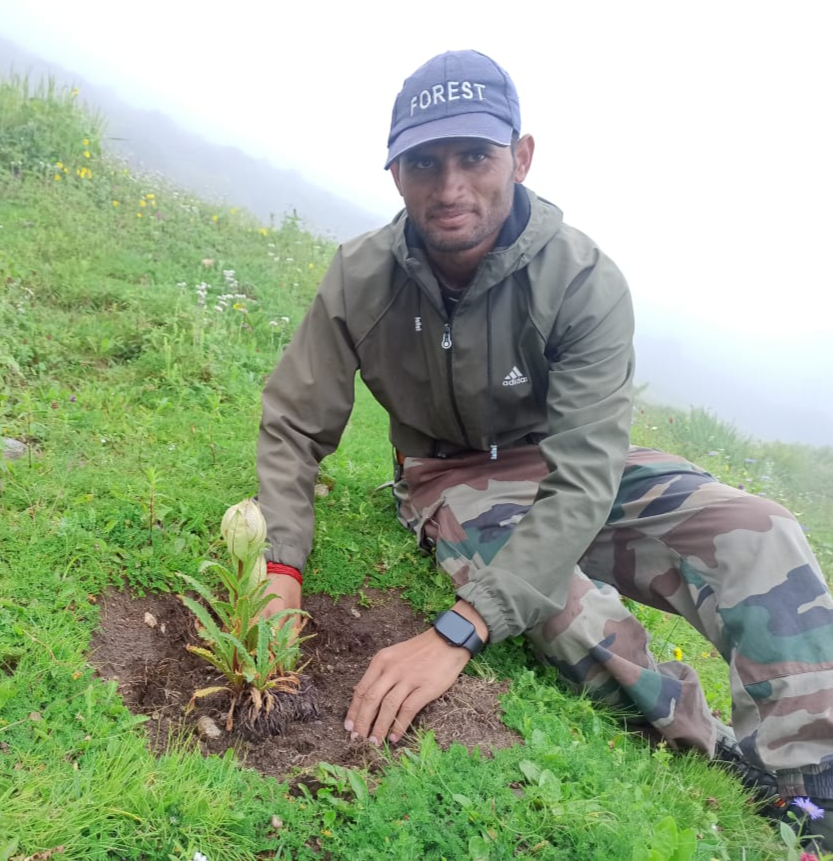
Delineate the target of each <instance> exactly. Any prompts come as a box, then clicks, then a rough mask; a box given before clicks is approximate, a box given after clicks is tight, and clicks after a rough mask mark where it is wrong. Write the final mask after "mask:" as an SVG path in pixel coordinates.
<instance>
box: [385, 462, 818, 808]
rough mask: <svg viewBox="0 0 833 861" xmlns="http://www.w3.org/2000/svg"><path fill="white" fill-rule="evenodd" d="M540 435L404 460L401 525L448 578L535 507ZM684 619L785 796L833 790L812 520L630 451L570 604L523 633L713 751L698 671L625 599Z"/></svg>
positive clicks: (550, 658)
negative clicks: (671, 656) (670, 651)
mask: <svg viewBox="0 0 833 861" xmlns="http://www.w3.org/2000/svg"><path fill="white" fill-rule="evenodd" d="M545 474H546V467H545V465H544V463H543V460H542V458H541V456H540V453H539V450H538V448H537V447H536V446H523V447H520V448H515V449H510V450H503V451H502V452H501V457H500V459H499V460H497V461H490V460H489V459H488V455H484V454H481V453H479V452H477V453H470V454H465V455H461V456H458V457H454V458H443V459H439V458H436V459H426V458H421V459H417V458H405V460H404V463H402V464H401V466H400V467H399V472H398V476H397V481H396V482H395V483H394V496H395V498H396V501H397V507H398V516H399V519H400V521H401V522H402V523H403V524H404V525H405V526H406V527H407V528H409V529H410V530H412V531H413V532H415V533H416V534H417V536H418V538H419V540H420V542H421V543H422V544H423V545H424V546H428V547H432V548H433V549H434V550H435V552H436V557H437V562H438V564H439V565H440V567H441V568H443V569H444V570H445V571H447V572H448V573H449V574H450V575H451V577H452V578H454V577H455V576H456V575H458V574H459V572H460V571H461V570H470V568H471V567H474V568H477V567H478V566H483V565H487V564H489V563H490V562H491V561H492V559H493V558H494V557H495V556H496V554H497V553H498V551H499V550H500V548H501V547H502V546H503V544H504V543H505V542H506V540H507V539H508V538H509V536H510V535H511V533H512V530H513V529H514V527H515V525H516V524H517V523H518V522H519V521H520V519H521V518H522V517H523V515H524V514H525V513H526V512H527V511H528V510H529V508H530V506H531V505H532V503H533V501H534V499H535V494H536V491H537V487H538V483H539V482H540V481H541V479H542V478H543V477H544V475H545ZM622 595H624V596H627V597H629V598H632V599H634V600H636V601H639V602H641V603H644V604H648V605H650V606H652V607H656V608H658V609H660V610H664V611H668V612H671V613H676V614H679V615H681V616H683V617H685V618H686V619H687V620H688V621H689V622H690V623H691V624H692V625H693V626H694V627H695V628H696V629H697V630H698V631H699V632H700V633H701V634H703V635H704V636H705V637H706V638H707V639H709V640H710V641H711V642H712V643H713V644H714V646H715V648H716V649H718V650H719V652H720V654H721V655H722V656H723V657H724V659H725V660H726V661H727V663H728V665H729V677H730V685H731V694H732V721H733V725H734V730H735V733H736V735H737V739H738V742H739V743H740V745H741V749H742V750H743V752H744V755H745V756H746V758H747V759H748V760H749V761H750V762H751V763H753V764H755V765H757V766H759V767H761V768H765V769H767V770H769V771H773V772H775V773H776V775H777V777H778V782H779V786H780V789H781V792H782V793H783V794H785V795H787V796H794V795H811V796H814V797H819V798H833V599H831V595H830V592H829V590H828V588H827V586H826V584H825V582H824V578H823V576H822V573H821V570H820V568H819V565H818V563H817V561H816V560H815V558H814V556H813V553H812V550H811V549H810V547H809V545H808V543H807V541H806V539H805V537H804V534H803V531H802V529H801V527H800V526H799V524H798V523H797V522H796V520H795V518H794V517H793V516H792V515H791V514H790V513H789V512H788V511H787V510H786V509H784V508H783V507H781V506H780V505H778V504H777V503H775V502H773V501H771V500H768V499H765V498H762V497H757V496H751V495H749V494H747V493H744V492H743V491H741V490H736V489H734V488H731V487H727V486H725V485H723V484H720V483H719V482H718V481H716V480H715V479H714V478H713V477H712V476H711V475H709V474H708V473H707V472H705V471H704V470H701V469H699V468H698V467H696V466H694V465H693V464H690V463H688V462H687V461H685V460H683V459H682V458H679V457H676V456H674V455H670V454H666V453H664V452H659V451H654V450H651V449H644V448H635V447H632V448H631V450H630V453H629V456H628V459H627V463H626V466H625V471H624V475H623V477H622V481H621V484H620V487H619V492H618V494H617V497H616V500H615V502H614V505H613V508H612V510H611V513H610V516H609V518H608V521H607V523H606V524H605V526H604V527H603V529H602V530H601V532H599V534H598V535H597V536H596V538H595V540H594V541H593V542H592V543H591V545H590V546H589V548H588V549H587V551H586V552H585V554H584V556H583V557H582V558H581V559H580V560H579V561H578V564H577V565H576V567H575V570H574V573H573V578H572V581H571V584H570V592H569V598H568V601H567V605H566V606H565V607H564V609H563V610H562V611H561V612H559V613H558V614H557V615H555V616H553V617H552V618H550V619H548V620H547V621H545V622H544V623H543V624H540V625H538V626H536V627H535V628H532V629H531V630H529V631H527V632H526V635H527V637H528V638H529V640H530V641H531V644H532V646H533V648H534V649H535V651H536V653H537V654H538V655H539V657H540V658H541V659H542V660H543V661H545V662H547V663H549V664H551V665H553V666H555V667H557V668H558V670H559V673H560V675H561V676H562V677H563V678H565V679H567V680H568V681H570V682H572V683H574V684H576V685H579V686H581V687H582V688H584V689H586V690H587V691H588V692H589V694H590V695H591V696H593V697H594V698H596V699H598V700H600V701H602V702H605V703H607V704H609V705H611V706H613V707H615V708H619V709H623V710H630V711H633V710H634V709H635V710H636V711H637V712H638V713H639V714H640V715H641V716H643V717H644V718H645V719H647V720H648V721H649V722H650V723H651V724H652V725H653V726H654V727H655V728H656V729H657V730H659V732H660V733H662V735H663V736H664V737H665V738H666V739H667V740H668V742H669V743H670V744H671V745H673V746H678V747H695V748H699V749H700V750H702V751H704V752H705V753H706V754H707V755H709V756H711V755H713V753H714V749H715V742H716V734H717V724H716V721H715V720H714V718H713V717H712V715H711V713H710V711H709V708H708V706H707V704H706V699H705V696H704V694H703V691H702V688H701V686H700V682H699V679H698V677H697V673H696V672H695V671H694V670H693V669H692V668H691V667H689V666H688V665H686V664H685V663H683V662H681V661H668V662H663V663H659V662H657V661H656V659H655V658H654V657H653V656H652V654H651V652H650V651H649V649H648V643H649V639H650V638H649V634H648V633H647V632H646V631H645V629H644V628H643V627H642V625H641V624H640V623H639V622H638V621H637V619H636V618H635V617H634V616H633V615H631V613H630V612H629V611H628V610H627V608H626V607H625V606H624V604H623V602H622V599H621V596H622Z"/></svg>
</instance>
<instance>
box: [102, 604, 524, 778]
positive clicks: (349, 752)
mask: <svg viewBox="0 0 833 861" xmlns="http://www.w3.org/2000/svg"><path fill="white" fill-rule="evenodd" d="M364 596H365V601H363V603H362V604H359V602H358V600H357V599H356V598H354V597H352V596H343V597H341V598H339V599H338V600H334V599H333V598H330V597H329V596H326V595H310V596H307V597H306V598H305V599H304V609H305V610H307V611H308V612H309V613H310V614H311V615H312V618H311V620H310V622H309V623H308V625H307V627H306V629H305V631H304V634H315V637H314V639H311V640H309V641H307V643H306V644H305V646H304V656H305V658H306V659H309V661H310V662H309V665H308V666H307V668H306V669H305V671H304V672H305V673H306V674H307V675H308V676H309V678H310V679H311V681H312V683H313V684H314V685H315V687H316V688H317V690H318V698H319V711H320V713H319V716H318V717H317V718H315V719H313V720H311V721H309V722H304V723H301V722H296V723H293V724H291V725H290V726H289V728H288V729H287V731H286V732H285V733H284V734H283V735H278V736H273V737H271V738H267V739H265V740H259V741H252V740H251V739H249V738H246V737H245V735H244V734H242V733H237V732H236V731H235V732H232V733H226V732H223V733H222V735H221V736H220V737H219V738H216V739H212V740H209V739H207V738H205V737H201V736H198V734H197V733H196V732H195V727H196V723H197V720H198V719H199V718H200V717H203V716H209V717H211V718H212V719H213V720H214V721H215V722H216V724H217V725H218V726H219V727H220V728H221V729H222V728H223V727H224V721H225V712H226V710H227V708H228V701H227V699H226V698H225V697H224V696H223V695H217V696H212V697H210V698H206V699H204V700H201V701H200V703H199V705H198V706H197V708H196V709H195V710H194V711H193V712H191V714H190V715H188V716H185V714H184V712H185V707H186V706H187V705H188V702H189V700H190V699H191V695H192V694H193V692H194V691H195V690H197V689H199V688H204V687H208V686H210V685H215V684H219V683H221V677H220V676H219V675H218V674H217V673H216V672H215V671H214V670H213V668H211V667H210V666H208V665H207V664H206V663H205V662H204V661H202V660H200V659H199V658H197V657H195V656H193V655H191V654H190V653H189V652H188V651H186V648H185V647H186V645H188V644H193V645H196V644H198V643H200V640H199V638H198V637H197V634H196V630H195V626H194V619H193V616H192V614H191V613H190V611H188V610H187V609H186V608H185V607H184V606H183V605H182V604H181V603H180V602H179V601H178V600H177V599H176V598H175V597H173V596H171V595H152V596H149V597H146V598H134V597H132V596H130V595H129V594H127V593H124V592H117V591H115V590H113V591H110V592H108V593H107V594H106V595H105V596H104V598H103V599H102V612H101V627H100V629H99V631H97V632H96V634H95V636H94V638H93V644H92V653H91V659H90V660H91V663H92V664H93V666H95V667H96V669H97V670H98V671H99V673H100V674H101V676H102V677H104V678H105V679H117V680H118V683H119V690H120V692H121V694H122V696H123V697H124V700H125V702H126V703H127V705H128V707H129V708H130V709H131V710H133V711H134V712H136V713H139V714H145V715H148V716H149V717H150V720H149V721H148V723H147V727H148V734H149V737H150V740H151V743H152V745H153V747H154V749H155V750H157V751H158V752H163V751H164V750H165V748H166V746H167V743H168V739H169V737H170V734H171V731H174V732H176V731H177V730H180V729H184V730H185V731H186V732H188V733H191V732H194V736H195V738H199V742H198V743H199V745H200V748H201V749H202V751H203V752H204V753H223V752H224V751H225V750H226V749H227V748H229V747H234V748H235V749H236V750H237V752H238V755H239V756H240V757H241V758H242V759H244V760H245V762H246V765H248V766H249V767H251V768H256V769H258V770H259V771H261V772H263V773H264V774H270V775H273V776H275V777H278V778H283V777H285V776H287V775H288V774H290V773H291V772H293V770H295V768H296V767H301V768H305V767H308V766H314V765H316V764H317V763H318V762H321V761H324V762H329V763H333V764H337V765H346V766H372V765H374V764H378V763H379V762H380V755H379V753H378V751H377V750H376V749H375V748H374V747H373V746H372V745H371V744H369V743H368V742H365V741H362V740H357V741H354V742H351V741H350V738H349V736H348V734H347V733H346V732H345V731H344V727H343V722H344V716H345V713H346V711H347V706H348V705H349V703H350V700H351V698H352V694H353V689H354V687H355V685H356V683H357V682H358V681H359V679H360V678H361V676H362V674H363V673H364V671H365V669H366V668H367V665H368V664H369V663H370V660H371V658H372V657H373V655H374V654H375V653H376V652H377V651H378V650H379V649H381V648H383V647H385V646H389V645H392V644H393V643H396V642H399V641H400V640H405V639H407V638H409V637H412V636H415V635H416V634H418V633H419V632H420V631H422V630H424V629H425V623H424V622H423V621H422V620H420V619H419V618H417V616H415V614H414V612H413V610H412V608H411V607H410V605H409V604H407V603H406V602H405V601H404V600H403V599H402V598H401V597H399V596H398V595H397V594H395V593H392V592H378V591H375V590H372V589H366V590H365V592H364ZM364 604H368V606H364ZM146 614H150V616H151V617H152V618H150V617H148V616H146ZM153 622H155V625H153V624H152V623H153ZM149 623H151V624H149ZM507 688H508V684H507V683H495V682H489V681H486V680H483V679H475V678H473V677H471V676H461V677H460V678H459V679H458V681H457V682H456V683H455V684H454V686H453V687H452V688H451V690H450V691H448V693H447V694H445V696H444V697H442V698H441V699H439V700H437V701H436V702H434V703H432V704H431V705H429V706H428V707H427V708H425V709H424V710H423V712H422V713H421V715H420V716H419V718H418V720H417V724H418V726H420V727H421V728H423V729H432V730H434V733H435V736H436V739H437V742H438V743H439V744H440V745H441V746H443V747H447V746H448V745H450V744H451V743H452V742H454V741H457V742H460V743H461V744H464V745H466V747H468V748H469V749H472V748H474V747H479V748H480V749H481V750H482V751H483V752H484V753H489V752H490V751H491V750H493V749H499V748H502V747H508V746H510V745H512V744H515V743H517V742H518V740H519V738H518V736H517V735H516V734H515V733H514V732H513V731H512V730H510V729H509V728H508V727H506V726H505V725H504V724H503V723H501V721H500V719H499V714H500V705H499V703H498V700H497V697H498V695H499V694H501V693H504V692H505V691H506V690H507ZM412 742H413V738H408V737H407V736H406V738H405V739H404V740H403V742H402V744H403V745H406V744H408V743H412ZM400 746H401V745H400Z"/></svg>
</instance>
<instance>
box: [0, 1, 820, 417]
mask: <svg viewBox="0 0 833 861" xmlns="http://www.w3.org/2000/svg"><path fill="white" fill-rule="evenodd" d="M831 24H833V5H831V4H829V3H827V2H824V0H818V2H800V0H799V2H791V3H789V4H787V3H784V2H778V3H774V2H730V0H721V2H712V0H708V2H703V0H698V2H697V3H682V2H668V0H656V2H654V0H651V2H628V3H624V2H578V0H571V2H561V0H550V2H548V3H534V2H529V1H528V2H526V3H507V2H504V3H493V2H486V0H480V2H475V3H465V4H464V3H460V4H455V3H452V2H448V0H445V2H439V3H438V2H432V0H422V2H419V3H402V4H396V3H392V2H390V0H387V2H366V0H354V2H351V3H343V2H342V3H328V2H322V0H319V2H315V3H301V2H293V3H286V2H283V3H278V2H274V0H273V2H248V3H247V2H241V3H237V4H228V3H223V4H218V5H217V6H216V7H213V6H212V5H210V4H208V3H205V2H201V3H194V2H182V0H180V2H171V0H167V2H164V3H163V2H159V0H144V2H142V3H119V2H112V0H111V2H107V3H105V2H101V0H86V2H85V3H84V4H83V5H82V6H80V7H79V6H71V5H70V6H67V5H66V4H65V3H59V2H52V0H27V2H25V3H23V2H21V0H0V33H2V34H3V35H5V36H7V37H8V38H10V39H12V40H14V41H16V42H18V43H19V44H21V45H23V46H24V47H27V48H29V49H30V50H32V51H34V52H36V53H39V54H41V55H42V56H43V57H44V58H46V59H49V60H52V61H54V62H58V63H61V64H62V65H65V66H66V67H67V68H70V69H72V70H74V71H76V72H78V73H79V74H81V75H83V76H85V77H87V78H89V79H91V80H94V81H96V82H100V83H110V84H111V85H112V86H113V88H114V89H115V90H116V91H117V92H118V93H119V94H120V95H121V96H122V97H124V98H127V99H128V100H130V101H132V102H134V103H135V104H138V105H140V106H142V107H157V108H159V109H161V110H163V111H165V112H166V113H169V114H171V115H172V116H174V117H175V118H177V119H178V120H179V121H180V122H182V123H183V124H185V125H187V126H189V127H191V128H195V129H197V130H199V131H201V132H202V133H203V134H205V135H206V136H207V137H209V138H211V139H213V140H216V141H221V142H227V143H236V144H238V145H240V146H242V147H243V148H245V149H247V150H248V151H250V152H251V153H252V154H254V155H256V156H260V155H265V156H267V157H268V158H269V159H270V160H271V161H273V162H274V163H275V164H276V165H277V166H280V167H297V168H298V169H300V170H301V171H302V172H303V173H304V174H305V175H306V176H307V177H309V178H310V179H312V180H313V181H316V182H318V183H320V184H322V185H325V186H326V187H328V188H330V189H332V190H333V191H336V192H338V193H340V194H342V195H344V196H346V197H348V198H351V199H353V200H355V201H356V202H358V203H360V204H362V205H363V206H365V207H367V208H369V209H371V210H374V211H377V212H379V214H380V223H381V222H382V221H383V220H385V219H386V218H387V217H389V216H390V215H392V214H393V212H395V210H396V209H397V208H398V206H399V198H398V196H397V194H396V192H395V189H394V187H393V183H392V181H391V179H390V176H389V175H388V174H387V172H385V171H384V170H383V168H382V165H383V162H384V157H385V151H386V147H385V143H386V138H387V131H388V124H389V120H390V112H391V107H392V104H393V99H394V97H395V95H396V93H397V91H398V90H399V88H400V86H401V84H402V81H403V79H404V78H405V77H406V76H407V75H408V74H409V73H410V72H412V71H413V70H414V69H415V68H416V67H417V66H419V65H420V64H421V63H423V62H424V61H425V60H426V59H428V58H429V57H430V56H432V55H434V54H436V53H439V52H441V51H445V50H449V49H456V48H475V49H477V50H480V51H483V52H484V53H487V54H489V55H491V56H492V57H494V59H496V60H497V61H498V62H499V63H500V64H501V65H503V66H504V68H506V69H507V70H508V71H509V73H510V74H511V76H512V77H513V79H514V80H515V83H516V85H517V88H518V91H519V93H520V99H521V112H522V123H523V131H525V132H530V133H532V134H533V135H534V136H535V138H536V142H537V149H536V155H535V161H534V164H533V167H532V171H531V173H530V176H529V179H528V181H527V182H528V185H529V186H530V187H532V188H533V189H535V190H536V191H537V192H538V193H539V194H542V195H543V196H545V197H547V198H548V199H550V200H552V201H553V202H555V203H557V204H558V205H559V206H560V207H561V208H562V209H563V210H564V211H565V217H566V220H567V221H568V222H569V223H571V224H573V225H574V226H576V227H579V228H580V229H582V230H584V231H585V232H587V233H589V234H590V235H591V236H592V237H593V238H594V239H596V241H598V242H599V243H600V244H601V246H602V247H603V248H604V249H605V250H606V251H607V252H608V253H609V254H610V255H611V256H612V257H613V258H614V260H616V262H617V263H618V264H619V266H620V267H621V268H622V270H623V271H624V273H625V275H626V276H627V278H628V281H629V282H630V284H631V288H632V290H633V293H634V297H635V300H636V304H637V310H639V309H640V308H644V309H647V308H650V310H651V313H652V314H655V315H657V314H658V315H663V314H666V315H667V316H668V318H669V324H668V325H669V327H672V328H675V329H678V330H679V332H686V331H688V332H697V333H698V336H699V338H700V340H699V341H698V342H697V343H698V347H697V349H705V350H714V351H715V352H717V351H723V350H724V349H726V348H727V347H729V348H731V349H732V350H734V351H738V353H736V354H742V355H745V356H746V359H747V361H748V360H749V357H750V356H752V357H754V360H753V361H752V363H751V364H752V366H753V367H755V368H760V369H761V372H763V373H768V372H770V371H772V372H774V371H775V369H780V370H783V369H784V368H785V367H786V368H787V369H788V371H789V373H790V374H791V375H792V377H793V378H799V377H800V378H801V379H802V380H804V381H805V382H806V380H807V379H808V378H809V379H811V380H812V383H813V387H814V388H813V392H815V393H816V394H817V396H818V397H819V398H820V399H821V400H824V399H827V400H829V401H830V402H831V404H833V383H831V381H830V374H831V373H833V323H831V312H833V275H831V265H830V262H829V259H828V256H827V254H828V253H829V251H830V249H831V235H833V131H831V128H833V122H831V117H830V113H831V110H830V104H831V84H833V49H831V45H830V39H831V33H833V27H831ZM828 333H829V334H830V337H829V338H828V337H827V334H828ZM805 345H807V346H806V350H805V349H804V347H805ZM779 384H781V383H780V382H779ZM825 386H826V389H825V388H824V387H825ZM819 387H821V389H820V390H819ZM831 408H833V407H831Z"/></svg>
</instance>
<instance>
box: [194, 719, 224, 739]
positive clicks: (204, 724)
mask: <svg viewBox="0 0 833 861" xmlns="http://www.w3.org/2000/svg"><path fill="white" fill-rule="evenodd" d="M197 732H198V733H199V734H200V735H201V736H202V737H203V738H209V739H211V738H219V737H220V736H221V735H222V734H223V731H222V730H221V729H220V727H218V726H217V724H216V723H214V721H213V720H211V718H210V717H206V716H205V715H203V717H201V718H200V719H199V720H198V721H197Z"/></svg>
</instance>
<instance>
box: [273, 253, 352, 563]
mask: <svg viewBox="0 0 833 861" xmlns="http://www.w3.org/2000/svg"><path fill="white" fill-rule="evenodd" d="M357 367H358V360H357V357H356V353H355V349H354V346H353V343H352V340H351V338H350V336H349V333H348V331H347V325H346V319H345V301H344V283H343V271H342V257H341V251H339V252H338V254H337V255H336V257H335V260H334V261H333V263H332V265H331V266H330V268H329V270H328V271H327V274H326V275H325V276H324V279H323V281H322V282H321V285H320V287H319V289H318V292H317V294H316V296H315V299H314V300H313V303H312V305H311V307H310V309H309V310H308V311H307V314H306V316H305V317H304V319H303V321H302V322H301V324H300V326H299V327H298V329H297V330H296V332H295V334H294V336H293V338H292V340H291V342H290V343H289V346H288V347H287V348H286V350H285V351H284V353H283V356H282V358H281V360H280V362H279V363H278V365H277V367H276V368H275V370H274V371H273V372H272V374H271V375H270V377H269V379H268V380H267V383H266V386H265V388H264V391H263V414H262V418H261V422H260V433H259V436H258V444H257V474H258V483H259V491H258V502H259V504H260V507H261V510H262V511H263V515H264V517H265V518H266V525H267V533H266V540H267V541H268V542H269V549H267V551H266V559H267V561H273V562H282V563H284V564H285V565H292V566H293V567H295V568H298V569H302V568H303V567H304V565H305V563H306V561H307V556H308V555H309V552H310V549H311V547H312V535H313V526H314V509H313V499H314V488H315V479H316V476H317V474H318V464H319V462H320V461H321V460H322V459H323V458H324V457H326V456H327V455H328V454H330V453H332V452H333V451H335V449H336V448H337V446H338V443H339V440H340V439H341V435H342V433H343V431H344V428H345V426H346V424H347V420H348V419H349V417H350V413H351V411H352V409H353V400H354V392H355V375H356V369H357Z"/></svg>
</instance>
